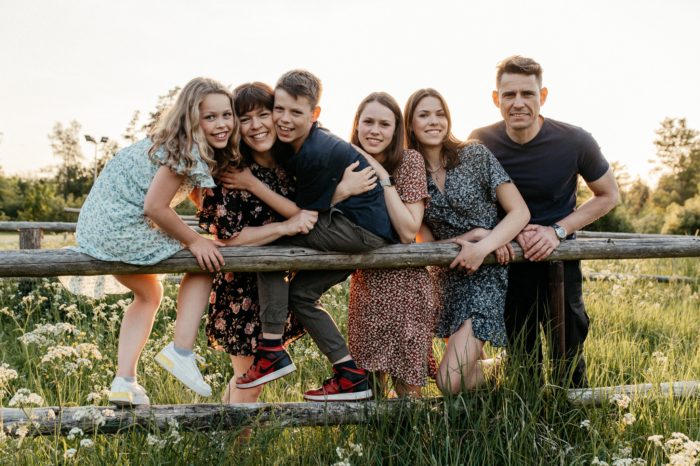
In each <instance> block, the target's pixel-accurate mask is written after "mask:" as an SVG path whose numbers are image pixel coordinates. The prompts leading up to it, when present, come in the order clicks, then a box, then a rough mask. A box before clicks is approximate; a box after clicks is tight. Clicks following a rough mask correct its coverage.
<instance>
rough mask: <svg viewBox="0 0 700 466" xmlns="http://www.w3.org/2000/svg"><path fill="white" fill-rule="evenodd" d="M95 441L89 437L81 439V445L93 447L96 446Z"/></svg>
mask: <svg viewBox="0 0 700 466" xmlns="http://www.w3.org/2000/svg"><path fill="white" fill-rule="evenodd" d="M94 445H95V444H94V442H93V441H92V440H90V439H89V438H86V439H83V440H81V441H80V446H81V447H83V448H92V447H93V446H94Z"/></svg>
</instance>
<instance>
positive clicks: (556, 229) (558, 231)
mask: <svg viewBox="0 0 700 466" xmlns="http://www.w3.org/2000/svg"><path fill="white" fill-rule="evenodd" d="M552 228H554V233H555V234H556V235H557V238H559V241H564V240H565V239H566V230H565V229H564V228H563V227H560V226H559V225H557V224H556V223H555V224H554V225H552Z"/></svg>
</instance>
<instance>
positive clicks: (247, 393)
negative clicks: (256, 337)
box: [222, 355, 263, 404]
mask: <svg viewBox="0 0 700 466" xmlns="http://www.w3.org/2000/svg"><path fill="white" fill-rule="evenodd" d="M253 359H255V356H233V355H232V356H231V365H232V366H233V377H232V378H231V381H230V382H229V383H228V385H227V386H226V393H225V394H224V397H223V399H222V402H223V403H224V404H234V403H257V401H258V399H260V394H261V393H262V389H263V386H262V385H260V386H257V387H253V388H236V379H237V378H238V377H241V376H243V375H245V373H246V372H248V369H250V366H252V365H253Z"/></svg>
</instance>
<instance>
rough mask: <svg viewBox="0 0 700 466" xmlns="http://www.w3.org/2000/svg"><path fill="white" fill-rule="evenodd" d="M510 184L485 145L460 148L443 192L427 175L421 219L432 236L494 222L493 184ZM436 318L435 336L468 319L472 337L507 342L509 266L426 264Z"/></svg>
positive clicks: (500, 343)
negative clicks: (466, 267)
mask: <svg viewBox="0 0 700 466" xmlns="http://www.w3.org/2000/svg"><path fill="white" fill-rule="evenodd" d="M509 182H511V183H512V180H511V179H510V177H509V176H508V175H507V174H506V172H505V170H503V167H501V165H500V164H499V163H498V161H497V160H496V157H494V156H493V155H492V154H491V152H489V150H488V149H487V148H486V147H484V146H482V145H481V144H477V143H472V144H468V145H467V146H465V147H463V148H462V149H460V150H459V165H457V166H456V167H455V168H452V169H450V170H448V171H447V174H446V175H445V192H444V193H442V192H440V190H439V189H438V187H437V186H436V185H435V183H434V182H433V180H432V178H430V177H429V176H428V193H430V197H431V200H430V205H428V206H426V208H425V214H424V216H423V221H424V222H425V224H426V225H428V227H430V229H431V230H432V232H433V236H435V239H436V240H441V239H447V238H454V237H455V236H459V235H461V234H464V233H466V232H468V231H470V230H472V229H474V228H477V227H481V228H486V229H489V230H493V228H494V227H495V226H496V224H497V223H498V217H497V202H498V199H497V196H496V188H497V187H498V186H500V185H501V184H503V183H509ZM430 278H432V280H433V286H434V289H435V302H436V304H437V309H438V321H437V325H436V327H435V336H437V337H439V338H449V337H450V336H451V335H452V334H453V333H455V332H456V331H457V329H458V328H459V326H460V325H462V324H463V323H464V322H465V321H466V320H467V319H470V318H471V319H472V328H473V330H474V336H475V337H476V338H478V339H479V340H482V341H489V342H491V345H493V346H506V345H507V341H506V326H505V320H504V317H503V309H504V307H505V301H506V290H507V289H508V266H504V265H499V264H489V265H482V266H481V267H479V269H478V270H477V271H476V272H474V273H473V274H471V275H469V274H468V273H467V272H466V271H464V270H457V269H451V268H449V267H430Z"/></svg>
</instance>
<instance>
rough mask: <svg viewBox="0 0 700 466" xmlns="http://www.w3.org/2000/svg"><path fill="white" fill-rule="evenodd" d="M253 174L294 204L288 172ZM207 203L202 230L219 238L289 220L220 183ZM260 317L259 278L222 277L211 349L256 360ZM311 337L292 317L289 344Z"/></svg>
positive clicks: (214, 298)
mask: <svg viewBox="0 0 700 466" xmlns="http://www.w3.org/2000/svg"><path fill="white" fill-rule="evenodd" d="M250 171H251V173H252V174H253V176H255V177H256V178H258V179H260V180H262V181H263V182H264V183H265V184H266V185H267V186H268V187H269V188H270V189H272V190H273V191H274V192H276V193H277V194H281V195H282V196H284V197H287V198H289V199H291V200H294V198H295V186H294V182H293V180H291V179H290V178H289V177H288V176H287V174H286V172H285V171H284V170H283V169H282V168H272V169H270V168H265V167H261V166H260V165H257V164H252V165H251V166H250ZM202 204H203V206H202V210H201V211H199V213H198V216H199V226H200V227H201V228H202V229H203V230H205V231H208V232H209V233H211V234H212V235H215V236H216V237H217V238H219V239H229V238H235V237H236V236H238V234H239V233H240V232H241V230H243V228H244V227H246V226H251V227H259V226H263V225H267V224H269V223H273V222H282V221H284V220H285V219H284V217H282V216H281V215H280V214H278V213H277V212H275V211H274V210H272V208H270V207H268V206H267V204H265V203H264V202H262V201H261V200H260V199H258V198H257V197H256V196H254V195H253V194H251V193H250V192H248V191H245V190H228V189H226V188H224V187H223V186H221V184H218V183H217V185H216V187H215V188H207V189H206V190H205V192H204V197H203V201H202ZM259 312H260V302H259V301H258V280H257V276H256V274H255V273H247V272H225V273H224V272H222V273H218V274H217V275H216V278H215V279H214V287H213V289H212V291H211V296H210V297H209V315H208V316H207V336H208V337H209V347H210V348H212V349H216V350H220V351H226V352H227V353H229V354H231V355H233V356H252V355H254V354H255V352H256V349H257V347H258V344H259V341H260V339H261V335H260V333H261V331H262V330H261V326H260V314H259ZM305 333H306V330H304V327H303V326H302V325H301V323H300V322H299V321H298V320H297V318H296V317H295V316H294V315H293V314H292V313H290V312H288V314H287V322H286V323H285V327H284V336H283V337H282V338H283V342H284V343H285V344H287V343H289V342H292V341H294V340H296V339H297V338H300V337H301V336H303V335H304V334H305Z"/></svg>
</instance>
